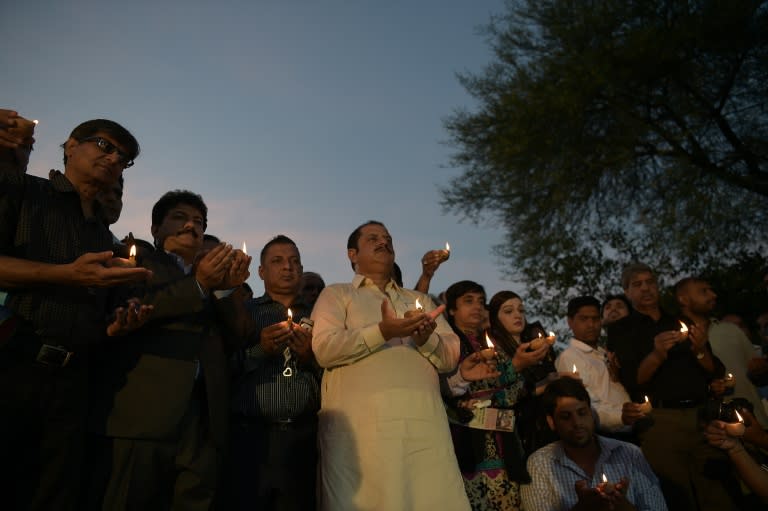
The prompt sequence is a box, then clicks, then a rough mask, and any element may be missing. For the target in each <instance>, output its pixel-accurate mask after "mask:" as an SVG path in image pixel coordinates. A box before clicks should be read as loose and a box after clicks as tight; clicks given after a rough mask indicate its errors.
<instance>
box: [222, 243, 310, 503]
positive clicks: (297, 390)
mask: <svg viewBox="0 0 768 511" xmlns="http://www.w3.org/2000/svg"><path fill="white" fill-rule="evenodd" d="M301 274H302V265H301V256H300V254H299V249H298V248H297V247H296V244H295V243H294V242H293V241H292V240H291V239H290V238H288V237H287V236H283V235H279V236H276V237H275V238H273V239H272V240H270V241H269V242H268V243H267V244H266V245H265V246H264V248H263V249H262V251H261V261H260V265H259V277H261V279H262V280H263V281H264V291H265V292H264V295H263V296H261V297H259V298H255V299H252V300H250V301H249V302H248V303H247V305H246V307H247V309H248V312H249V315H250V325H249V327H248V330H247V332H246V336H247V338H248V341H247V349H245V350H244V351H243V352H241V353H240V356H239V357H238V365H239V366H240V371H239V372H240V376H239V378H238V380H237V383H236V385H235V388H234V396H233V409H234V410H233V411H234V417H233V429H232V453H231V463H230V472H231V473H230V476H229V484H230V486H231V491H230V492H229V493H230V502H229V504H228V506H227V509H231V510H241V509H242V510H245V509H261V510H265V511H269V510H274V511H278V510H279V511H289V510H293V511H302V510H305V509H315V507H316V505H315V481H316V478H317V411H318V410H319V409H320V377H321V371H320V368H319V366H318V365H317V363H316V362H315V357H314V355H313V354H312V333H311V326H309V325H308V324H306V323H304V324H300V321H301V318H309V316H310V313H311V312H312V308H311V307H310V306H308V305H307V304H306V303H304V301H303V299H302V297H301V295H300V294H299V287H300V283H301ZM288 310H290V311H291V314H292V320H288Z"/></svg>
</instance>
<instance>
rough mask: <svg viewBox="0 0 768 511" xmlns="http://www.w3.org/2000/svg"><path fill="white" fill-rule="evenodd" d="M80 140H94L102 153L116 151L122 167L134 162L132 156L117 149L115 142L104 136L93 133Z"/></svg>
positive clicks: (125, 167)
mask: <svg viewBox="0 0 768 511" xmlns="http://www.w3.org/2000/svg"><path fill="white" fill-rule="evenodd" d="M80 142H95V143H96V146H97V147H98V148H99V149H100V150H101V152H103V153H104V154H112V153H115V152H116V153H117V156H118V158H119V161H120V162H121V163H122V165H123V168H124V169H127V168H129V167H132V166H133V164H134V161H133V159H132V158H128V155H127V154H125V153H124V152H123V151H121V150H120V149H118V147H117V146H116V145H115V144H113V143H112V142H110V141H109V140H107V139H106V138H104V137H99V136H96V135H94V136H92V137H85V138H84V139H81V140H80Z"/></svg>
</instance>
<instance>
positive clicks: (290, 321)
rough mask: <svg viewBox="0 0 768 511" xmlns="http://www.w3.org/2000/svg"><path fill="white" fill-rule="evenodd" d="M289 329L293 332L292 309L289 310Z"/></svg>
mask: <svg viewBox="0 0 768 511" xmlns="http://www.w3.org/2000/svg"><path fill="white" fill-rule="evenodd" d="M287 323H288V328H289V329H291V330H293V312H291V309H290V307H289V308H288V321H287Z"/></svg>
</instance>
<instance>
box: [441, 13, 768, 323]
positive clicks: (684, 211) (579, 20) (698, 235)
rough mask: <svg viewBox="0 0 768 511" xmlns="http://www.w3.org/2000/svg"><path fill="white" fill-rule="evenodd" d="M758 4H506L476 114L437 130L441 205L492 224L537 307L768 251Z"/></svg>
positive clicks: (476, 80)
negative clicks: (625, 274)
mask: <svg viewBox="0 0 768 511" xmlns="http://www.w3.org/2000/svg"><path fill="white" fill-rule="evenodd" d="M766 27H768V2H766V1H750V0H728V1H718V0H711V1H706V0H702V1H696V0H689V1H685V0H664V1H663V0H626V1H590V0H582V1H572V0H570V1H569V0H519V1H508V2H507V4H506V12H505V13H504V14H502V15H499V16H496V17H494V18H493V19H492V21H491V23H490V25H489V26H488V27H486V30H485V33H486V35H487V37H488V41H489V43H490V45H491V47H492V49H493V52H494V56H495V58H494V60H493V62H492V63H491V64H490V65H489V66H487V67H486V68H485V69H484V70H483V71H482V72H481V73H479V74H471V73H464V74H461V75H459V80H460V82H461V84H462V85H463V86H464V87H465V88H466V89H467V91H468V92H469V93H470V94H471V95H472V96H473V97H474V98H475V99H476V100H477V104H478V106H477V107H476V108H475V109H474V110H472V111H470V110H467V109H464V110H458V111H456V112H454V113H453V114H452V115H451V116H450V117H449V118H448V119H447V120H446V122H445V126H446V129H447V131H448V133H449V136H450V139H449V144H450V145H451V146H453V147H454V148H455V149H456V152H455V153H454V154H453V155H452V158H451V165H452V166H453V167H458V168H460V169H461V173H460V175H459V176H457V177H455V178H454V179H452V180H451V181H450V183H449V185H448V186H447V187H444V188H443V189H442V190H441V193H442V204H443V207H444V208H445V209H446V211H451V212H454V213H458V214H460V215H462V216H464V217H467V218H469V219H471V220H472V221H475V222H480V221H487V222H490V223H495V224H498V225H501V226H503V228H504V231H505V236H504V240H503V242H502V243H501V244H500V245H499V246H498V247H496V250H497V253H498V255H500V256H501V258H502V259H503V260H505V261H507V262H509V263H511V267H512V268H515V270H507V271H506V272H505V273H506V274H507V276H509V277H512V278H514V279H518V280H522V281H524V282H525V283H526V284H527V285H528V286H529V290H528V292H529V294H530V298H532V299H533V300H534V301H535V302H538V305H539V307H538V308H539V312H546V313H550V314H555V313H557V312H558V311H561V310H562V307H563V304H564V303H565V301H564V297H565V296H566V295H568V294H574V293H576V292H578V293H595V294H602V293H604V292H607V291H615V290H616V288H617V287H618V281H619V273H620V268H621V266H622V265H623V264H625V263H626V262H629V261H630V260H642V261H644V262H646V263H648V264H650V265H652V266H654V267H655V268H656V269H657V270H658V271H660V272H661V273H667V274H671V276H675V275H679V274H681V273H692V272H695V271H698V270H701V269H703V268H711V267H712V266H713V264H716V263H717V262H724V263H725V262H727V261H728V260H729V259H732V258H734V257H735V255H736V254H738V253H740V252H744V251H746V250H752V251H762V252H764V250H765V248H766V247H767V246H768V243H766V233H765V229H764V228H763V227H764V226H765V225H766V216H767V214H768V211H766V206H767V205H768V29H766Z"/></svg>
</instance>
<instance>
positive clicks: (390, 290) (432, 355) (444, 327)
mask: <svg viewBox="0 0 768 511" xmlns="http://www.w3.org/2000/svg"><path fill="white" fill-rule="evenodd" d="M329 287H330V286H329ZM326 289H328V288H326ZM323 291H325V290H323ZM326 296H327V297H330V296H332V297H333V300H334V302H333V303H332V305H334V306H335V309H333V310H332V309H331V308H329V307H328V304H329V302H328V301H327V300H326V301H323V303H322V304H321V305H320V306H319V307H318V305H316V306H315V310H314V311H313V314H312V317H313V319H315V323H316V327H315V336H314V337H313V339H312V349H313V350H314V352H315V356H316V357H317V361H318V362H319V363H320V365H321V366H322V367H325V368H333V367H336V366H343V365H348V364H352V363H354V362H357V361H358V360H360V359H363V358H365V357H367V356H369V355H370V354H372V353H375V352H377V351H379V350H382V349H387V348H393V347H396V346H408V347H410V348H413V349H414V350H416V351H418V352H419V353H420V354H421V355H422V356H423V357H425V358H426V359H428V360H429V361H430V362H431V363H432V365H434V366H435V367H436V368H437V370H438V372H441V373H445V372H449V371H451V370H453V369H454V368H455V367H456V364H457V362H458V358H459V342H458V338H457V336H456V334H455V333H454V332H453V329H451V327H450V325H448V322H447V321H445V319H444V318H442V317H438V318H437V319H436V321H437V328H436V329H435V331H434V332H432V335H431V336H430V337H429V339H428V340H427V342H426V343H424V344H423V345H422V346H417V345H416V343H414V342H413V339H411V338H410V337H407V338H399V337H396V338H393V339H389V340H385V339H384V336H382V335H381V330H380V329H379V322H380V321H381V304H382V301H383V300H388V301H389V302H390V304H391V306H392V308H393V309H394V311H395V314H396V315H397V317H400V318H402V317H404V315H405V313H406V311H409V310H411V311H412V310H415V309H416V300H417V299H420V300H421V301H420V302H419V303H421V304H422V306H423V307H424V310H426V311H429V310H432V309H434V308H435V307H434V304H433V303H432V300H431V299H430V298H429V297H427V296H426V295H424V294H422V293H419V292H417V291H411V290H409V289H404V288H402V287H400V286H398V285H397V284H395V282H394V281H391V280H390V281H389V282H388V283H387V285H386V286H385V287H384V291H381V290H380V289H379V288H378V286H376V284H374V282H373V281H372V280H371V279H369V278H367V277H364V276H363V275H359V274H356V275H355V278H354V279H353V280H352V284H334V285H333V287H331V289H330V291H328V292H327V293H326ZM347 305H349V307H350V310H347V308H346V306H347ZM342 315H343V316H342ZM350 319H353V320H354V325H355V326H354V327H350V326H349V323H350V321H348V320H350ZM318 320H319V321H320V322H321V325H322V327H323V328H321V330H320V331H318V329H317V322H318ZM357 325H360V326H359V327H358V326H357ZM326 327H327V329H326ZM443 339H445V340H446V341H449V342H443Z"/></svg>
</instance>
